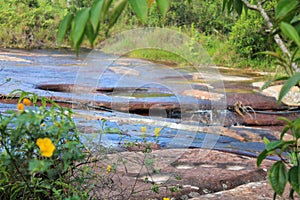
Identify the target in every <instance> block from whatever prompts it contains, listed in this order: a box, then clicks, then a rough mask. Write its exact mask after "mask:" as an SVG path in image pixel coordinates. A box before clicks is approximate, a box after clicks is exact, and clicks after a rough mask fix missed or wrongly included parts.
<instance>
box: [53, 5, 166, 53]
mask: <svg viewBox="0 0 300 200" xmlns="http://www.w3.org/2000/svg"><path fill="white" fill-rule="evenodd" d="M128 2H129V4H130V6H131V8H132V10H133V11H134V12H135V14H136V16H137V17H138V18H139V19H140V20H141V22H142V23H145V21H146V19H147V15H148V10H149V8H150V7H151V6H152V2H153V1H150V0H149V1H148V0H120V1H118V2H113V0H95V1H94V2H93V4H92V6H91V7H88V8H82V9H80V10H79V11H78V12H76V13H75V14H72V13H69V14H67V15H66V16H65V18H64V19H63V21H62V23H61V25H60V27H59V32H58V40H59V42H61V41H62V40H63V38H64V36H65V35H66V34H67V32H69V33H70V38H69V39H70V41H71V44H72V47H73V48H74V50H75V51H76V53H78V50H79V47H80V45H81V44H82V42H83V39H84V38H85V37H86V38H88V40H89V42H90V45H91V46H93V45H94V41H95V39H96V37H97V35H98V32H99V29H100V27H101V28H103V27H104V28H105V29H106V31H105V32H106V34H108V31H109V29H110V28H111V27H112V26H113V25H114V24H115V23H116V22H117V20H118V18H119V17H120V15H121V14H122V12H123V10H124V9H125V8H126V5H127V3H128ZM157 6H158V8H159V10H160V12H161V14H162V15H165V14H166V12H167V11H168V8H169V6H170V0H157ZM105 25H106V26H105Z"/></svg>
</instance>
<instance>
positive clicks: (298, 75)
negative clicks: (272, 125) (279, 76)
mask: <svg viewBox="0 0 300 200" xmlns="http://www.w3.org/2000/svg"><path fill="white" fill-rule="evenodd" d="M299 81H300V72H298V73H296V74H294V75H293V76H291V77H290V78H289V79H288V80H287V81H286V82H285V83H284V85H283V86H282V88H281V90H280V93H279V96H278V102H281V100H282V99H283V97H284V96H285V95H286V94H287V93H288V92H289V91H290V89H291V88H292V87H293V86H295V85H297V84H298V83H299Z"/></svg>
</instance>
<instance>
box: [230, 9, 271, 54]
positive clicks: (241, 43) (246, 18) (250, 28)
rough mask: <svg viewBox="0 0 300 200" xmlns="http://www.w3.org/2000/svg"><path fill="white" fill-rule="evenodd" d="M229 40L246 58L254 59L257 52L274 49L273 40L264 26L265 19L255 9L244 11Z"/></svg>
mask: <svg viewBox="0 0 300 200" xmlns="http://www.w3.org/2000/svg"><path fill="white" fill-rule="evenodd" d="M229 42H230V44H232V46H233V47H234V48H235V50H236V51H237V52H238V53H239V54H240V55H242V56H244V57H245V58H250V59H253V58H255V57H257V53H258V52H261V51H266V50H267V49H272V45H271V44H272V42H271V41H270V38H268V33H266V31H265V28H264V20H263V19H262V17H261V16H260V15H259V14H258V13H256V12H253V11H248V13H247V14H246V13H243V14H242V15H241V17H240V18H239V20H238V21H237V22H236V23H235V24H234V26H233V27H232V31H231V33H230V37H229Z"/></svg>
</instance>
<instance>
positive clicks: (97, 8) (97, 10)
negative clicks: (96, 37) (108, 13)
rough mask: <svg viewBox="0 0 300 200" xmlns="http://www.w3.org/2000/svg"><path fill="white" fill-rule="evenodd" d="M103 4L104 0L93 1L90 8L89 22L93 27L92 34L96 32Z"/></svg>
mask: <svg viewBox="0 0 300 200" xmlns="http://www.w3.org/2000/svg"><path fill="white" fill-rule="evenodd" d="M103 2H104V0H95V1H94V2H93V4H92V7H91V11H90V12H91V16H90V21H91V24H92V26H93V29H94V32H98V29H99V22H100V18H101V13H102V6H103Z"/></svg>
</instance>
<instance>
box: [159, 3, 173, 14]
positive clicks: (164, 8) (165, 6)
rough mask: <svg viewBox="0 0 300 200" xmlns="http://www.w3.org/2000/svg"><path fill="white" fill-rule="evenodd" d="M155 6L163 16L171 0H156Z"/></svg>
mask: <svg viewBox="0 0 300 200" xmlns="http://www.w3.org/2000/svg"><path fill="white" fill-rule="evenodd" d="M156 3H157V6H158V8H159V10H160V13H161V14H162V15H163V16H165V15H166V13H167V12H168V10H169V8H170V5H171V0H156Z"/></svg>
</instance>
